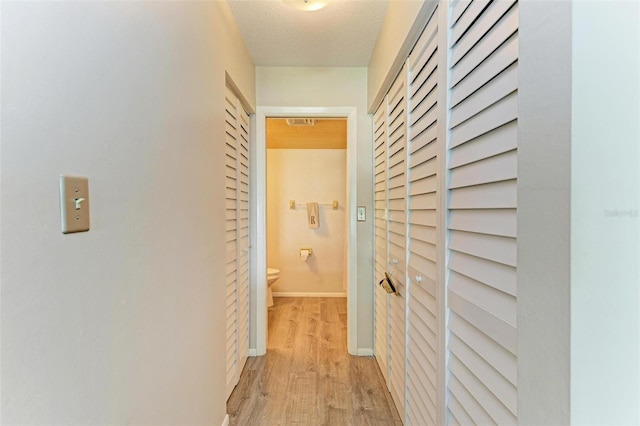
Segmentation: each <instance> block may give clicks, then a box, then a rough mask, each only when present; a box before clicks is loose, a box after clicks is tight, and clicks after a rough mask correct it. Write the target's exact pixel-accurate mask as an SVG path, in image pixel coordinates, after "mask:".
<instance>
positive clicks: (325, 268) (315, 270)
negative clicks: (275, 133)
mask: <svg viewBox="0 0 640 426" xmlns="http://www.w3.org/2000/svg"><path fill="white" fill-rule="evenodd" d="M346 163H347V154H346V150H344V149H268V150H267V265H268V266H269V267H273V268H277V269H279V270H280V279H278V281H276V282H275V283H274V285H273V287H272V290H273V291H274V292H287V293H290V292H294V293H344V289H343V274H344V272H345V271H344V260H345V255H346V253H345V245H344V244H345V238H346V234H345V207H346V204H345V203H346V185H347V181H346V178H347V176H346ZM289 200H295V201H296V203H298V207H297V208H296V209H295V210H291V209H289ZM332 200H337V201H338V202H339V209H338V210H333V209H332V207H331V206H330V205H328V206H323V205H320V207H319V209H320V211H319V221H320V222H319V223H320V227H319V228H317V229H310V228H309V226H308V223H307V209H306V207H305V203H306V202H317V203H320V204H330V203H331V202H332ZM307 247H308V248H311V249H312V250H313V254H312V256H311V257H309V258H308V259H307V260H306V261H302V260H300V256H299V252H300V249H301V248H307ZM345 296H346V293H345Z"/></svg>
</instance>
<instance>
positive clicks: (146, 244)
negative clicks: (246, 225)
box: [0, 2, 254, 425]
mask: <svg viewBox="0 0 640 426" xmlns="http://www.w3.org/2000/svg"><path fill="white" fill-rule="evenodd" d="M226 9H227V7H226V4H225V3H223V2H188V3H187V2H126V3H124V2H55V3H50V2H38V3H35V2H15V3H9V2H3V4H2V34H1V35H2V58H1V59H2V159H1V160H2V162H1V167H2V170H1V177H2V180H1V185H2V186H1V194H2V204H1V212H0V213H1V218H2V224H1V233H2V259H1V279H2V301H1V309H2V314H1V315H2V317H1V321H2V325H1V327H2V328H1V334H2V349H1V351H2V352H1V355H2V371H1V376H2V383H1V384H2V401H1V407H2V419H1V420H2V424H7V425H9V424H26V423H28V424H85V425H86V424H153V425H161V424H194V425H195V424H213V425H220V424H222V422H223V420H224V417H225V411H226V410H225V397H224V389H225V386H224V381H225V380H224V379H225V372H224V365H225V363H224V354H223V353H222V352H220V351H219V350H218V348H220V347H224V342H225V336H224V327H220V324H221V323H224V321H225V319H224V309H223V304H224V303H223V301H224V250H225V246H224V223H225V220H224V203H222V202H221V201H220V200H223V199H224V167H218V166H217V165H218V164H219V163H220V161H223V160H221V159H223V158H224V142H223V141H224V125H223V123H224V111H223V96H224V84H225V68H227V69H230V70H231V74H233V78H234V81H235V82H236V83H237V84H238V86H239V87H241V88H242V89H243V91H245V93H246V95H247V96H246V97H247V98H248V99H253V87H254V86H253V84H254V79H253V78H254V77H253V65H252V64H251V62H250V60H249V59H248V58H249V57H248V55H247V54H246V51H244V52H243V51H240V52H235V53H234V52H233V51H231V50H228V49H227V48H226V47H224V45H225V44H227V43H229V41H230V39H232V40H236V42H235V43H236V44H237V37H238V35H237V31H231V30H232V28H231V27H230V25H231V23H230V22H229V21H228V19H229V18H228V17H229V16H230V13H228V10H226ZM221 58H224V59H221ZM233 70H236V71H242V72H237V73H235V74H234V71H233ZM61 173H70V174H77V175H85V176H88V177H89V187H90V192H91V215H92V217H91V220H92V223H91V231H89V232H88V233H81V234H71V235H63V234H62V233H61V232H60V224H59V221H60V213H59V206H58V204H59V202H58V175H60V174H61Z"/></svg>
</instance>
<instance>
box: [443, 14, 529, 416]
mask: <svg viewBox="0 0 640 426" xmlns="http://www.w3.org/2000/svg"><path fill="white" fill-rule="evenodd" d="M476 3H477V4H476ZM451 13H455V10H451ZM450 46H452V47H451V51H450V54H451V61H450V63H449V66H450V70H449V72H450V76H451V78H450V82H449V87H450V120H449V123H448V129H449V132H450V140H449V141H448V142H449V143H448V146H447V150H448V155H449V165H448V169H449V181H448V186H447V188H448V190H449V193H448V195H449V197H448V199H449V202H448V209H449V215H448V217H449V221H448V230H449V244H448V253H449V264H448V269H449V273H448V280H447V297H448V308H449V320H448V323H447V329H448V332H449V344H448V348H447V349H448V357H447V358H448V364H447V369H448V374H449V376H448V377H449V380H448V385H447V389H448V405H447V410H448V415H449V419H450V423H452V424H500V425H502V424H505V425H508V424H516V423H517V374H516V373H517V297H516V294H517V290H516V279H515V277H516V266H517V256H516V254H517V249H516V238H517V233H516V230H517V162H518V151H517V118H518V87H517V85H518V63H517V57H518V4H517V3H516V2H514V1H502V2H495V1H494V2H492V3H490V4H489V3H486V2H485V3H481V2H477V1H474V2H472V3H471V5H470V6H469V7H468V8H467V9H466V10H465V12H464V14H463V15H462V16H461V17H460V19H459V20H458V21H457V22H454V23H453V24H452V27H451V38H450Z"/></svg>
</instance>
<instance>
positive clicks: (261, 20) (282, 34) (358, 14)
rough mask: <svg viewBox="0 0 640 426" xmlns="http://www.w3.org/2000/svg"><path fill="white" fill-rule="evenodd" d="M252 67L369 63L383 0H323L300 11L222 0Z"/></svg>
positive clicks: (260, 0) (266, 0) (276, 0)
mask: <svg viewBox="0 0 640 426" xmlns="http://www.w3.org/2000/svg"><path fill="white" fill-rule="evenodd" d="M227 2H228V3H229V6H230V7H231V12H232V13H233V16H234V18H235V20H236V23H237V25H238V28H239V29H240V34H241V35H242V37H243V39H244V42H245V44H246V46H247V49H248V50H249V54H250V55H251V57H252V59H253V62H254V63H255V64H256V65H257V66H288V67H362V66H367V65H368V64H369V59H370V57H371V52H372V51H373V46H374V45H375V42H376V39H377V38H378V33H379V32H380V27H381V25H382V19H383V17H384V14H385V12H386V10H387V4H388V0H329V4H328V5H327V7H325V8H324V9H321V10H317V11H314V12H304V11H300V10H296V9H294V8H292V7H290V6H287V5H286V4H285V3H284V2H283V1H282V0H227Z"/></svg>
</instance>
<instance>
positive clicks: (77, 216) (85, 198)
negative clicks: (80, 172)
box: [60, 175, 89, 234]
mask: <svg viewBox="0 0 640 426" xmlns="http://www.w3.org/2000/svg"><path fill="white" fill-rule="evenodd" d="M60 217H61V219H62V220H61V223H62V233H63V234H70V233H72V232H83V231H88V230H89V180H88V179H87V178H86V177H80V176H65V175H61V176H60Z"/></svg>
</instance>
